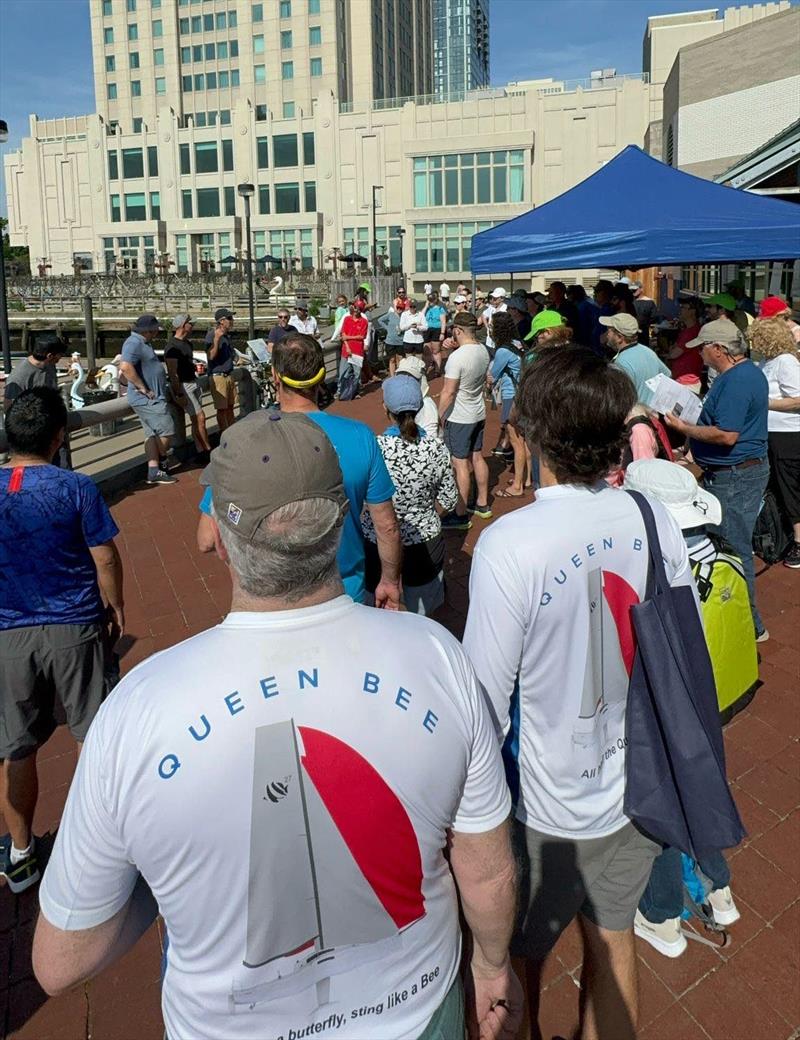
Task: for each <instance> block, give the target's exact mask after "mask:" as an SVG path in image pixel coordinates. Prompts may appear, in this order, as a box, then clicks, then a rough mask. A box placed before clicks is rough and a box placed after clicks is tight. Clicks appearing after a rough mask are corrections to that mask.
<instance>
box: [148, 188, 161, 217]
mask: <svg viewBox="0 0 800 1040" xmlns="http://www.w3.org/2000/svg"><path fill="white" fill-rule="evenodd" d="M150 219H151V220H161V194H160V193H159V192H157V191H151V192H150Z"/></svg>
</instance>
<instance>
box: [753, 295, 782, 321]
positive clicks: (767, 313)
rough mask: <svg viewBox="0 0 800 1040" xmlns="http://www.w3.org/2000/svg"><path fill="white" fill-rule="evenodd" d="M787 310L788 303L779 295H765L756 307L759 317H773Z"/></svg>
mask: <svg viewBox="0 0 800 1040" xmlns="http://www.w3.org/2000/svg"><path fill="white" fill-rule="evenodd" d="M788 310H789V304H788V303H787V302H786V300H784V299H783V298H782V297H780V296H767V297H765V298H764V299H763V300H762V301H761V306H760V307H759V308H758V316H759V318H775V317H777V316H778V315H779V314H784V313H785V312H786V311H788Z"/></svg>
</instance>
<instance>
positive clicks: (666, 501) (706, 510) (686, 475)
mask: <svg viewBox="0 0 800 1040" xmlns="http://www.w3.org/2000/svg"><path fill="white" fill-rule="evenodd" d="M623 486H624V487H625V488H627V489H628V490H630V491H641V492H642V493H643V494H645V495H650V496H651V497H652V498H656V499H658V501H659V502H660V503H661V504H662V505H664V506H666V507H667V509H668V510H669V511H670V513H672V515H673V516H674V517H675V519H676V520H677V521H678V524H679V526H680V528H681V530H682V531H687V530H690V529H691V528H693V527H703V526H704V525H705V524H718V523H720V521H721V520H722V505H721V503H720V501H719V499H718V498H716V497H715V496H714V495H712V494H710V493H709V492H708V491H706V490H705V489H704V488H701V487H700V485H699V484H698V483H697V481H696V480H695V478H694V476H693V474H692V473H691V471H690V470H688V469H686V467H685V466H678V465H677V464H676V463H674V462H667V460H666V459H638V460H636V461H635V462H632V463H631V464H630V465H629V466H628V468H627V470H626V471H625V483H624V485H623Z"/></svg>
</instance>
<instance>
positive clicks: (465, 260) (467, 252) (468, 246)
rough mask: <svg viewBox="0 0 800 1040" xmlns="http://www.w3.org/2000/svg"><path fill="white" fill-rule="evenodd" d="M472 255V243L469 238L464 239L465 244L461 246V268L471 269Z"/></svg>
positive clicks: (464, 269) (463, 269)
mask: <svg viewBox="0 0 800 1040" xmlns="http://www.w3.org/2000/svg"><path fill="white" fill-rule="evenodd" d="M471 256H472V243H471V241H470V240H469V239H465V240H464V244H463V245H462V247H461V270H462V271H468V270H469V262H470V257H471Z"/></svg>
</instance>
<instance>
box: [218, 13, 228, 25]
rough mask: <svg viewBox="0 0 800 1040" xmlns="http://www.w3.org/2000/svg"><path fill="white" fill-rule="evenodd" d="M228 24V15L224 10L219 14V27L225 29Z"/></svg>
mask: <svg viewBox="0 0 800 1040" xmlns="http://www.w3.org/2000/svg"><path fill="white" fill-rule="evenodd" d="M227 26H228V16H227V15H226V14H225V12H224V11H220V12H219V13H218V14H217V29H225V28H227Z"/></svg>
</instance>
